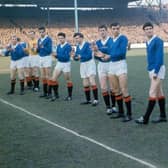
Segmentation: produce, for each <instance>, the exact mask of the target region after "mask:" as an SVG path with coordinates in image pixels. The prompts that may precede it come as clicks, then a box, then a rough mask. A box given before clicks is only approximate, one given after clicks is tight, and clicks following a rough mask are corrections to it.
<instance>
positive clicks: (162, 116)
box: [152, 80, 167, 123]
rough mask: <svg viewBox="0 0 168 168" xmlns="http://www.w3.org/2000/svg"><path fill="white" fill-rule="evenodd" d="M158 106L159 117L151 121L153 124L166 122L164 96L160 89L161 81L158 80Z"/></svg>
mask: <svg viewBox="0 0 168 168" xmlns="http://www.w3.org/2000/svg"><path fill="white" fill-rule="evenodd" d="M157 95H158V104H159V109H160V116H159V117H158V118H156V119H154V120H152V122H153V123H159V122H166V121H167V119H166V108H165V104H166V101H165V96H164V93H163V88H162V80H160V84H159V86H158V93H157Z"/></svg>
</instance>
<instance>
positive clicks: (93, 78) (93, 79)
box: [89, 75, 98, 106]
mask: <svg viewBox="0 0 168 168" xmlns="http://www.w3.org/2000/svg"><path fill="white" fill-rule="evenodd" d="M89 83H90V85H91V89H92V93H93V97H94V100H93V102H92V105H93V106H97V105H98V88H97V84H96V76H95V75H91V76H89Z"/></svg>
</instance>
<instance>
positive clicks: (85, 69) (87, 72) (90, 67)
mask: <svg viewBox="0 0 168 168" xmlns="http://www.w3.org/2000/svg"><path fill="white" fill-rule="evenodd" d="M80 75H81V78H88V77H90V76H92V75H96V64H95V61H94V60H93V59H92V60H90V61H87V62H81V64H80Z"/></svg>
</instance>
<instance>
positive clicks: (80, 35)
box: [73, 32, 84, 38]
mask: <svg viewBox="0 0 168 168" xmlns="http://www.w3.org/2000/svg"><path fill="white" fill-rule="evenodd" d="M76 36H79V37H80V38H84V35H83V34H82V33H79V32H78V33H74V35H73V37H76Z"/></svg>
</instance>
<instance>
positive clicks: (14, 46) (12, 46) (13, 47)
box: [11, 43, 19, 49]
mask: <svg viewBox="0 0 168 168" xmlns="http://www.w3.org/2000/svg"><path fill="white" fill-rule="evenodd" d="M18 45H19V43H17V44H16V45H11V48H12V49H15V48H16V47H17V46H18Z"/></svg>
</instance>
